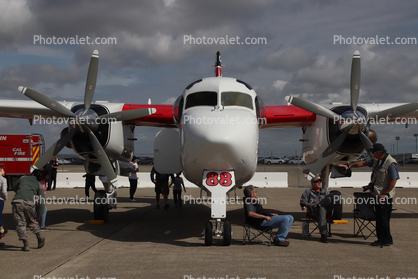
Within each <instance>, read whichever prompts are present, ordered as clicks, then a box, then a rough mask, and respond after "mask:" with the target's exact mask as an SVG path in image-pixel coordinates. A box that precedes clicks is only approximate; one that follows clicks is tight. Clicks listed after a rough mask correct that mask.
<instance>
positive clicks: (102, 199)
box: [93, 190, 116, 222]
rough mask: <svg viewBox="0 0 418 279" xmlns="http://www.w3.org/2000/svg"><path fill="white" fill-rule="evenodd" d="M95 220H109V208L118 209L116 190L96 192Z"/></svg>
mask: <svg viewBox="0 0 418 279" xmlns="http://www.w3.org/2000/svg"><path fill="white" fill-rule="evenodd" d="M93 202H94V204H93V211H94V220H103V221H104V222H107V221H109V210H110V209H116V190H114V191H113V192H112V193H106V191H104V190H99V191H97V192H96V193H95V194H94V201H93Z"/></svg>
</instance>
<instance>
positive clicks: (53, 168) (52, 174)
mask: <svg viewBox="0 0 418 279" xmlns="http://www.w3.org/2000/svg"><path fill="white" fill-rule="evenodd" d="M58 168H59V164H58V161H57V157H56V156H54V157H52V159H51V161H49V162H48V164H46V166H45V170H47V171H48V172H49V181H48V188H47V190H48V191H51V190H55V187H56V186H57V171H58ZM52 183H54V187H52Z"/></svg>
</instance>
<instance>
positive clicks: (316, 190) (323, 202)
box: [300, 176, 336, 243]
mask: <svg viewBox="0 0 418 279" xmlns="http://www.w3.org/2000/svg"><path fill="white" fill-rule="evenodd" d="M311 186H312V187H311V189H307V190H305V192H303V194H302V197H301V198H300V203H301V204H303V205H305V206H306V208H307V209H308V211H309V213H311V214H312V215H314V216H315V217H316V218H317V219H318V225H319V232H320V233H321V242H323V243H328V238H327V234H328V228H327V213H330V212H332V210H333V209H334V207H335V202H336V201H335V199H334V194H330V193H329V192H328V190H327V189H322V179H321V177H319V176H316V177H314V178H312V179H311Z"/></svg>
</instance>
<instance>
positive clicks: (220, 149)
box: [182, 113, 258, 170]
mask: <svg viewBox="0 0 418 279" xmlns="http://www.w3.org/2000/svg"><path fill="white" fill-rule="evenodd" d="M231 115H232V116H231ZM211 116H212V118H209V117H208V116H207V115H201V117H200V118H199V119H200V120H198V119H197V118H196V119H195V120H194V121H191V120H192V119H191V118H189V119H188V120H189V121H183V133H182V141H183V144H184V148H183V152H184V153H183V154H182V155H183V159H184V160H185V161H186V162H189V163H190V162H194V164H196V163H197V164H199V162H200V164H199V165H200V166H201V167H202V168H204V169H212V170H217V169H219V170H227V169H235V168H237V165H239V164H243V163H245V164H248V163H249V161H252V160H255V159H256V156H257V154H256V153H257V146H258V125H257V123H253V122H254V121H246V119H247V118H246V117H248V116H249V115H245V117H243V116H244V115H240V114H231V113H230V114H226V113H212V114H211ZM195 117H196V116H195ZM248 119H250V118H248ZM185 120H187V115H185Z"/></svg>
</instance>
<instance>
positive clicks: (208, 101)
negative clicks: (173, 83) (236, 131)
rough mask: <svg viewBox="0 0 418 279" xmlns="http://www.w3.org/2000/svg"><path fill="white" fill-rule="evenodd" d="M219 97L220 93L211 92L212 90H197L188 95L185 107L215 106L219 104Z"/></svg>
mask: <svg viewBox="0 0 418 279" xmlns="http://www.w3.org/2000/svg"><path fill="white" fill-rule="evenodd" d="M217 99H218V93H216V92H210V91H202V92H196V93H193V94H190V95H188V96H187V99H186V107H185V109H188V108H190V107H196V106H211V107H214V106H216V105H217V104H218V101H217Z"/></svg>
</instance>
